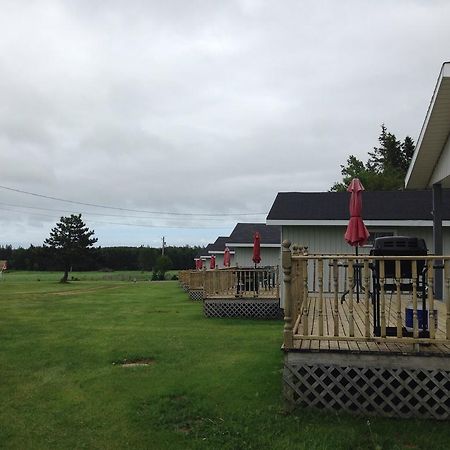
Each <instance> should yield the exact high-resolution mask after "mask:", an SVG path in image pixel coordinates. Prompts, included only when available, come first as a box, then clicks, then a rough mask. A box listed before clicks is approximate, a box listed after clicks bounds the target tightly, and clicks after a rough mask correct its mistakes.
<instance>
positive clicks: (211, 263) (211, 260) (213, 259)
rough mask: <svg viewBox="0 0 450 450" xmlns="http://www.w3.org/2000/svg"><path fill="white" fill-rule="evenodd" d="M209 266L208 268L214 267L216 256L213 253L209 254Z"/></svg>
mask: <svg viewBox="0 0 450 450" xmlns="http://www.w3.org/2000/svg"><path fill="white" fill-rule="evenodd" d="M209 268H210V269H215V268H216V257H215V256H214V255H211V259H210V260H209Z"/></svg>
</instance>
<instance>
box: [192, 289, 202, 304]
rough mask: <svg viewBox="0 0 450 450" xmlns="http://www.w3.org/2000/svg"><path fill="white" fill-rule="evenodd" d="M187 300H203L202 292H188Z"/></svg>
mask: <svg viewBox="0 0 450 450" xmlns="http://www.w3.org/2000/svg"><path fill="white" fill-rule="evenodd" d="M189 298H190V299H191V300H199V301H201V300H203V290H200V289H198V290H197V289H192V290H190V291H189Z"/></svg>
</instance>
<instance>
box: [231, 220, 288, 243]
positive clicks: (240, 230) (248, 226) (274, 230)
mask: <svg viewBox="0 0 450 450" xmlns="http://www.w3.org/2000/svg"><path fill="white" fill-rule="evenodd" d="M255 231H258V232H259V235H260V237H261V246H264V244H280V243H281V229H280V227H279V226H278V225H266V224H265V223H238V224H237V225H236V226H235V227H234V230H233V231H232V232H231V234H230V237H229V238H227V242H230V243H232V244H249V245H253V235H254V233H255Z"/></svg>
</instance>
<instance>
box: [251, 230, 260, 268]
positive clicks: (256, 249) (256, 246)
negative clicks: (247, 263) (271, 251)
mask: <svg viewBox="0 0 450 450" xmlns="http://www.w3.org/2000/svg"><path fill="white" fill-rule="evenodd" d="M252 260H253V262H254V263H255V266H256V264H259V263H260V262H261V236H260V235H259V233H258V232H257V231H256V232H255V234H254V236H253V258H252Z"/></svg>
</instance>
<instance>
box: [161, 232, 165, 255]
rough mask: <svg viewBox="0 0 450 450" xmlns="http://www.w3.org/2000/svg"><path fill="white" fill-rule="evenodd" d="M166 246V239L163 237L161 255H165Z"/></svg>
mask: <svg viewBox="0 0 450 450" xmlns="http://www.w3.org/2000/svg"><path fill="white" fill-rule="evenodd" d="M165 247H166V240H165V239H164V236H163V237H162V247H161V255H162V256H164V248H165Z"/></svg>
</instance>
